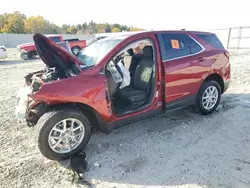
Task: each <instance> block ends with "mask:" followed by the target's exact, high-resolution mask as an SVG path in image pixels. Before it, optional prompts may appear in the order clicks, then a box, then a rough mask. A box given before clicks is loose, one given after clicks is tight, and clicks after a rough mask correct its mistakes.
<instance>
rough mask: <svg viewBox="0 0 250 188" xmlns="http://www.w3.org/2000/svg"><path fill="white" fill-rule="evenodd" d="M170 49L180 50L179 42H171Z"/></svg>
mask: <svg viewBox="0 0 250 188" xmlns="http://www.w3.org/2000/svg"><path fill="white" fill-rule="evenodd" d="M171 44H172V48H174V49H180V45H179V41H178V40H171Z"/></svg>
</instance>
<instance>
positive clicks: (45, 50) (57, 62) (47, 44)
mask: <svg viewBox="0 0 250 188" xmlns="http://www.w3.org/2000/svg"><path fill="white" fill-rule="evenodd" d="M33 39H34V42H35V45H36V50H37V53H38V55H39V56H40V58H41V59H42V61H43V62H44V63H45V64H46V65H47V67H49V68H57V69H59V70H62V71H65V72H67V73H69V72H71V73H73V74H79V73H80V72H81V71H82V70H81V68H80V65H81V64H83V63H82V62H81V61H80V60H79V59H78V58H77V57H75V56H74V55H73V54H71V53H70V52H68V51H67V50H66V49H64V48H63V47H61V46H59V45H57V44H56V43H54V42H53V41H51V40H49V38H47V37H46V36H44V35H42V34H40V33H37V34H35V35H34V36H33Z"/></svg>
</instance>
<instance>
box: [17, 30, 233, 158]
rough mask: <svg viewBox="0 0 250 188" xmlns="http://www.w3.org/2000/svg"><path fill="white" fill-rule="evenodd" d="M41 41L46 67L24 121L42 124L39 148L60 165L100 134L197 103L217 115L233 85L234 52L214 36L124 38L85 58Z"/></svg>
mask: <svg viewBox="0 0 250 188" xmlns="http://www.w3.org/2000/svg"><path fill="white" fill-rule="evenodd" d="M34 41H35V44H36V48H37V52H38V54H39V56H40V57H41V59H42V60H43V62H44V63H45V64H46V69H44V70H40V71H37V72H33V73H30V74H28V75H27V76H26V77H25V86H24V87H22V88H21V89H20V90H19V94H18V99H19V100H18V105H17V107H16V115H17V116H18V119H19V121H20V122H25V123H27V124H28V125H29V126H34V125H36V124H38V125H36V127H37V128H38V129H39V134H38V138H37V139H38V146H39V149H40V151H41V153H42V154H43V155H44V156H45V157H47V158H49V159H52V160H62V159H67V158H69V157H70V156H71V155H73V154H75V153H77V152H79V151H81V150H82V149H83V148H84V147H85V146H86V145H87V143H88V141H89V139H90V136H91V131H92V130H93V129H99V130H101V131H103V132H106V133H109V132H110V131H111V130H112V129H113V128H116V127H118V126H122V125H125V124H129V123H131V122H134V121H137V120H141V119H143V118H147V117H150V116H153V115H156V114H159V113H163V112H165V111H170V110H171V111H172V110H175V109H179V108H183V107H187V106H191V105H193V106H196V108H197V109H198V110H199V112H200V113H201V114H205V115H206V114H210V113H211V112H213V111H214V110H215V109H216V108H217V106H218V104H219V102H220V98H221V94H222V93H224V92H225V91H226V90H227V88H228V86H229V82H230V63H229V53H228V51H227V50H226V49H225V48H224V47H223V45H222V44H221V42H220V41H219V39H218V38H217V36H216V35H215V34H213V33H206V32H196V31H150V32H139V33H138V32H137V33H125V34H123V33H120V34H117V35H116V36H112V37H107V38H105V39H102V40H99V41H96V42H95V43H93V44H91V45H89V46H87V47H86V48H84V49H83V50H81V52H80V53H79V55H78V56H77V57H76V56H74V55H72V54H70V53H68V52H67V50H65V49H64V48H62V47H60V46H58V45H57V44H55V43H53V42H51V41H50V40H49V39H48V38H47V37H45V36H43V35H41V34H36V35H34Z"/></svg>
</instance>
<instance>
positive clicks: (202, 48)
mask: <svg viewBox="0 0 250 188" xmlns="http://www.w3.org/2000/svg"><path fill="white" fill-rule="evenodd" d="M188 37H190V38H191V39H192V40H193V41H194V42H195V43H197V44H198V45H199V46H200V47H201V51H199V52H196V53H194V54H189V55H185V56H181V57H175V58H171V59H167V60H163V61H162V62H163V63H165V62H168V61H172V60H176V59H181V58H184V57H190V56H194V55H197V54H200V53H202V52H204V51H205V50H206V48H205V47H204V46H202V45H201V44H200V43H199V42H198V41H197V40H195V39H194V38H193V37H191V36H190V35H188Z"/></svg>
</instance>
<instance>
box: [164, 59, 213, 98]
mask: <svg viewBox="0 0 250 188" xmlns="http://www.w3.org/2000/svg"><path fill="white" fill-rule="evenodd" d="M199 58H200V56H199V55H194V56H190V57H184V58H181V59H176V60H171V61H166V62H163V65H164V69H165V81H166V83H165V91H166V93H165V96H166V98H165V100H166V102H167V103H169V102H173V101H175V100H178V99H181V98H183V97H188V96H192V95H195V94H196V92H197V90H198V89H199V87H200V84H201V81H202V78H203V75H204V74H205V73H206V72H208V71H209V70H210V63H206V62H207V61H209V60H208V59H206V58H203V59H199Z"/></svg>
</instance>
